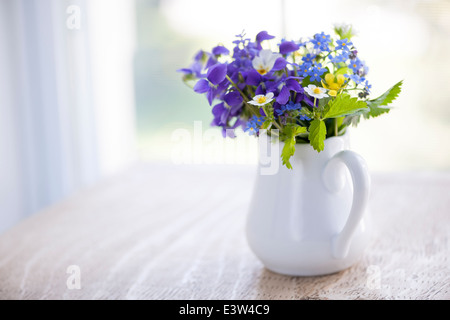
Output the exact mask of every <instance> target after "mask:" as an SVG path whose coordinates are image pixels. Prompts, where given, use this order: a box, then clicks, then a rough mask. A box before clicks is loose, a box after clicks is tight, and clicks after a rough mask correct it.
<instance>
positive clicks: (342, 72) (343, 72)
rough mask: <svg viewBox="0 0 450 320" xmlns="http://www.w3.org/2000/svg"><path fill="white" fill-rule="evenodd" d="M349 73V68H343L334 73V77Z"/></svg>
mask: <svg viewBox="0 0 450 320" xmlns="http://www.w3.org/2000/svg"><path fill="white" fill-rule="evenodd" d="M349 71H350V68H348V67H343V68H340V69H339V70H338V71H336V72H335V73H334V75H335V76H337V75H340V74H349V73H350V72H349Z"/></svg>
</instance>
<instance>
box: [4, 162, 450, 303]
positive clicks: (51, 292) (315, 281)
mask: <svg viewBox="0 0 450 320" xmlns="http://www.w3.org/2000/svg"><path fill="white" fill-rule="evenodd" d="M255 173H256V170H255V168H253V167H249V166H194V165H193V166H169V165H155V164H153V165H150V164H149V165H139V166H137V167H135V168H133V169H130V170H129V171H127V172H125V173H123V174H121V175H119V176H116V177H114V178H111V179H109V180H105V181H103V182H102V183H101V184H99V185H97V186H96V187H94V188H92V189H89V190H85V191H83V192H81V193H79V194H77V195H75V196H73V197H72V198H70V199H67V200H66V201H64V202H61V203H59V204H57V205H55V206H53V207H51V208H48V209H47V210H45V211H43V212H41V213H39V214H37V215H35V216H33V217H31V218H29V219H28V220H25V221H23V222H22V223H21V224H19V225H18V226H16V227H14V228H13V229H11V230H9V231H8V232H6V233H4V234H2V235H1V236H0V298H1V299H450V263H449V260H448V259H449V252H450V251H449V235H450V175H449V174H448V173H446V174H439V173H428V174H418V173H409V174H406V173H405V174H399V173H396V174H372V191H371V197H370V209H371V217H372V222H373V225H374V226H375V230H376V231H375V234H374V237H373V241H372V243H371V245H370V246H369V248H368V249H367V250H366V253H365V255H364V256H363V257H362V259H361V260H360V261H359V263H357V264H356V265H354V266H353V267H351V268H349V269H347V270H345V271H342V272H339V273H336V274H333V275H329V276H322V277H288V276H282V275H278V274H275V273H272V272H270V271H268V270H266V269H265V268H264V267H263V266H262V264H261V263H260V262H259V261H258V260H257V258H256V257H255V256H254V255H253V254H252V253H251V251H250V250H249V248H248V246H247V243H246V240H245V233H244V224H245V218H246V212H247V210H248V206H249V199H250V195H251V191H252V187H253V179H254V175H255ZM70 265H77V266H79V267H80V270H81V289H72V290H71V289H68V287H67V285H66V281H67V279H68V277H69V274H68V273H66V270H67V267H68V266H70Z"/></svg>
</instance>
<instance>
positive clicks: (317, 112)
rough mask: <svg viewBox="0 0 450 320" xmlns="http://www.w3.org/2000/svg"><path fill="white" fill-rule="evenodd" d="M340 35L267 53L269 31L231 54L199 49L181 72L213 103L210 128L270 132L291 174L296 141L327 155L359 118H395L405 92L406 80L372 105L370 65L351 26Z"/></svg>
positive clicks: (240, 38)
mask: <svg viewBox="0 0 450 320" xmlns="http://www.w3.org/2000/svg"><path fill="white" fill-rule="evenodd" d="M334 31H335V33H336V35H337V36H336V39H335V38H332V37H331V35H328V34H325V33H324V32H321V33H317V34H315V35H314V36H313V37H312V38H309V39H303V40H299V41H288V40H285V39H282V40H281V42H280V43H279V44H278V45H277V48H276V50H275V51H273V50H270V49H269V48H270V46H269V45H270V40H271V39H273V38H274V37H273V36H271V35H270V34H268V33H267V32H266V31H262V32H260V33H258V34H257V35H256V39H255V40H254V41H251V39H248V38H246V37H245V34H240V35H237V36H236V37H237V39H236V40H235V41H234V42H233V43H234V48H233V51H232V52H230V51H229V50H228V49H227V48H226V47H224V46H222V45H218V46H216V47H214V48H213V49H212V51H211V52H206V51H203V50H201V51H199V52H198V53H197V54H196V55H195V57H194V61H193V63H192V64H191V65H190V67H189V68H184V69H180V70H179V71H180V72H182V73H183V80H184V81H185V82H186V83H187V84H191V87H192V88H193V90H194V91H195V92H197V93H200V94H205V95H206V98H207V100H208V102H209V104H210V105H211V106H213V105H214V106H213V108H212V114H213V116H214V119H213V121H212V125H213V126H218V127H222V130H223V135H224V137H225V136H229V137H234V136H235V135H234V130H235V129H236V128H238V127H241V128H242V129H244V130H245V131H246V132H248V133H249V134H251V135H256V136H259V134H260V130H262V129H265V130H268V131H267V132H268V133H269V134H271V135H278V136H279V139H280V140H281V141H284V147H283V150H282V155H281V157H282V160H283V164H285V165H286V166H287V167H288V168H292V166H291V164H290V162H289V159H290V157H291V156H292V155H293V154H294V152H295V145H296V143H310V144H311V146H312V147H313V148H314V149H315V150H317V151H318V152H320V151H322V150H323V149H324V140H325V139H326V138H328V137H332V136H339V135H342V134H344V133H345V130H346V128H347V127H348V126H349V125H353V126H356V125H357V124H358V123H359V120H360V118H361V116H362V117H364V118H365V119H368V118H371V117H377V116H379V115H381V114H383V113H387V112H389V110H390V108H389V107H388V105H389V104H390V103H391V102H392V101H393V100H394V99H396V98H397V96H398V95H399V93H400V90H401V85H402V81H400V82H398V83H397V84H395V85H394V86H392V87H391V88H390V89H389V90H387V91H386V92H385V93H384V94H382V95H381V96H379V97H378V98H374V99H372V98H371V97H370V90H371V87H372V86H371V84H370V83H369V81H368V80H367V78H366V76H367V72H368V67H367V66H366V64H365V62H364V61H363V60H361V58H360V57H359V54H358V51H357V50H356V48H355V46H354V44H353V43H352V37H353V32H352V28H351V27H350V26H337V27H335V28H334ZM272 129H276V130H272Z"/></svg>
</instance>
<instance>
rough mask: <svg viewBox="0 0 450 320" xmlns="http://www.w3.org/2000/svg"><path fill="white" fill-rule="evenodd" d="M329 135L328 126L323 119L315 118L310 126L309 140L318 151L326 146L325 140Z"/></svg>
mask: <svg viewBox="0 0 450 320" xmlns="http://www.w3.org/2000/svg"><path fill="white" fill-rule="evenodd" d="M326 135H327V128H326V126H325V123H324V122H323V121H322V120H318V119H316V120H313V121H312V122H311V125H310V126H309V141H310V143H311V145H312V147H313V148H314V150H317V151H318V152H320V151H322V150H323V149H324V147H325V144H324V141H325V137H326Z"/></svg>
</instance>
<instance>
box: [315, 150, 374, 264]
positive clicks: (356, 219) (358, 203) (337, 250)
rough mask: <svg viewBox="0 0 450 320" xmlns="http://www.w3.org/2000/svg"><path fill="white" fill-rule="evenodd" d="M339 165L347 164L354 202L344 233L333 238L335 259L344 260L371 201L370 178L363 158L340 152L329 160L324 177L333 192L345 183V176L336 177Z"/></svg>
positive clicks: (347, 152)
mask: <svg viewBox="0 0 450 320" xmlns="http://www.w3.org/2000/svg"><path fill="white" fill-rule="evenodd" d="M339 163H343V164H345V166H346V167H347V168H348V170H349V171H350V175H351V177H352V182H353V201H352V207H351V209H350V214H349V216H348V219H347V222H346V223H345V225H344V227H343V228H342V231H341V232H339V233H338V234H336V235H335V236H334V237H333V238H332V243H331V248H332V253H333V256H334V258H336V259H343V258H345V257H346V256H347V254H348V251H349V248H350V243H351V240H352V236H353V234H354V233H355V231H356V228H357V227H358V225H359V223H360V221H361V219H362V218H363V216H364V213H365V211H366V207H367V203H368V200H369V189H370V176H369V170H368V168H367V164H366V161H365V160H364V159H363V157H361V156H360V155H359V154H357V153H356V152H353V151H350V150H344V151H340V152H338V153H337V154H335V155H334V156H333V157H332V158H331V159H330V160H328V162H327V164H326V165H325V168H324V171H323V175H322V178H323V182H324V184H325V186H326V187H327V189H328V190H329V191H331V192H337V191H339V190H340V189H341V188H342V187H343V186H344V183H345V179H343V175H336V170H337V165H338V164H339ZM333 173H334V174H333Z"/></svg>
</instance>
